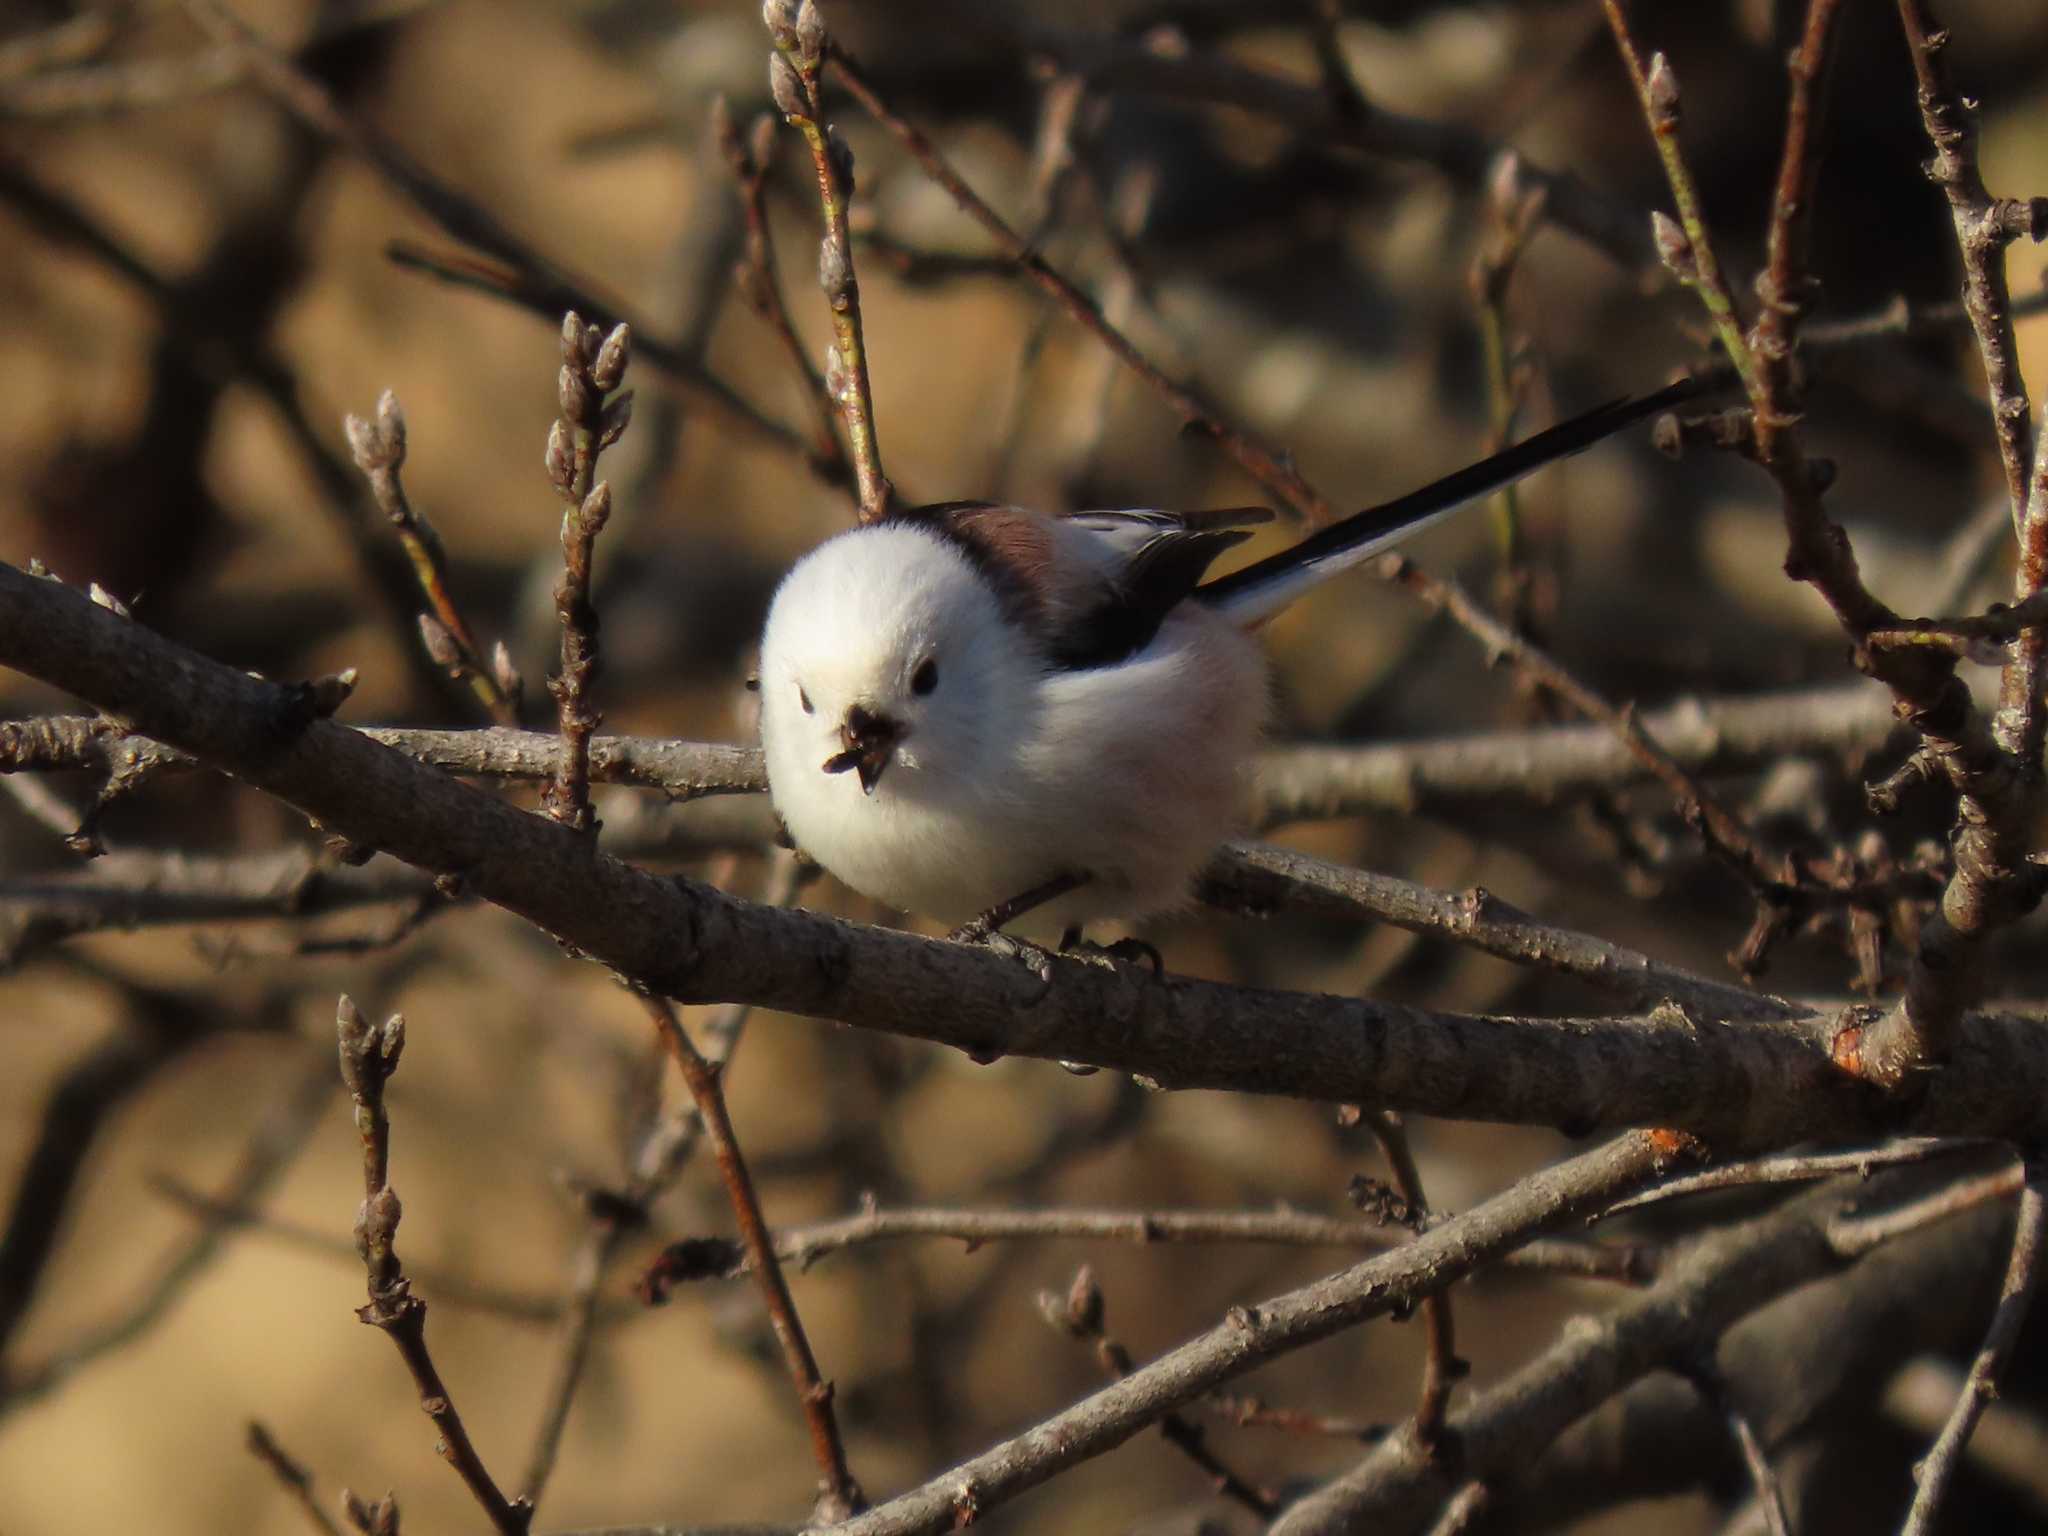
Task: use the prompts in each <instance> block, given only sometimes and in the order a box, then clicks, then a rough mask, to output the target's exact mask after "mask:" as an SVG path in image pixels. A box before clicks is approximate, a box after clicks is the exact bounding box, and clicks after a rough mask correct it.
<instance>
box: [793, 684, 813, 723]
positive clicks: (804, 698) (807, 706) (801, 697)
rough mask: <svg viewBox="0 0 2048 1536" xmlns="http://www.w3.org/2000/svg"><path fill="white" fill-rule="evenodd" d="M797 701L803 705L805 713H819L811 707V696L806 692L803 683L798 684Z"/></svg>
mask: <svg viewBox="0 0 2048 1536" xmlns="http://www.w3.org/2000/svg"><path fill="white" fill-rule="evenodd" d="M796 701H797V703H799V704H801V705H803V707H804V713H805V714H807V715H811V714H816V713H817V711H816V710H814V709H812V708H811V696H810V695H809V694H808V693H805V692H804V685H803V684H802V683H798V684H797V685H796Z"/></svg>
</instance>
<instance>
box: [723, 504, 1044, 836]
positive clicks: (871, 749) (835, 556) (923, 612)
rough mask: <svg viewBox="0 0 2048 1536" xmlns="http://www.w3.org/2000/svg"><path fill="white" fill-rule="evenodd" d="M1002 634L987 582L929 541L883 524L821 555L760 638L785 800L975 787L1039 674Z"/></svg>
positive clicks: (799, 576) (771, 751)
mask: <svg viewBox="0 0 2048 1536" xmlns="http://www.w3.org/2000/svg"><path fill="white" fill-rule="evenodd" d="M1005 631H1006V626H1005V624H1004V621H1003V615H1002V612H1001V609H1000V605H999V603H998V600H997V598H996V596H995V594H994V592H993V591H992V590H991V588H990V586H989V584H988V582H987V580H986V579H985V578H984V577H983V576H982V575H981V574H980V573H979V572H978V571H977V570H976V569H975V568H974V567H973V565H972V564H970V562H969V561H968V559H967V558H966V556H965V555H963V554H962V553H961V552H960V550H959V549H958V548H956V547H955V546H954V545H952V544H951V543H949V542H948V541H947V540H946V539H944V538H943V537H941V536H939V535H936V534H934V533H932V532H930V531H928V530H926V529H923V528H919V527H916V526H913V525H908V524H904V523H883V524H879V525H877V526H874V527H869V528H860V529H855V530H853V531H851V532H849V533H845V534H841V535H840V536H839V537H837V538H834V539H830V540H827V541H826V542H825V543H824V544H822V545H820V546H819V547H818V548H817V549H815V550H813V551H812V552H811V553H810V554H809V555H807V556H806V557H805V558H804V559H802V560H801V561H799V562H798V563H797V564H796V566H795V567H793V568H792V569H791V571H790V573H789V575H788V576H787V577H785V578H784V579H783V582H782V585H781V586H780V587H779V588H778V589H777V591H776V594H775V601H774V603H773V605H772V606H771V607H770V608H769V611H768V624H767V627H766V629H765V631H764V632H763V634H762V639H761V740H762V745H763V747H764V748H765V749H766V752H767V755H768V765H769V777H770V781H771V783H773V784H774V786H775V788H776V789H777V791H778V799H781V798H783V797H785V796H786V795H789V794H792V793H794V794H803V793H805V792H806V789H805V781H808V787H809V790H810V791H814V792H822V791H826V790H832V791H837V790H838V787H839V784H840V783H844V782H846V780H845V776H847V775H852V776H853V777H854V778H855V779H857V781H858V783H859V785H860V787H861V789H862V790H863V791H865V792H866V793H868V794H870V795H872V794H874V793H875V792H876V791H877V789H878V788H880V787H881V786H882V784H883V783H884V776H885V774H888V773H889V772H890V770H891V769H892V768H895V769H900V770H902V771H901V772H899V773H897V774H895V775H894V778H895V780H897V781H898V782H894V783H892V786H891V787H892V789H894V790H895V791H896V792H899V793H910V794H916V793H918V792H919V791H923V792H925V793H932V792H939V793H943V792H944V791H945V789H946V788H948V787H952V788H957V787H959V786H960V785H961V784H962V783H963V782H966V781H971V780H972V779H973V778H974V776H976V775H977V774H978V773H979V772H981V771H982V770H983V768H984V767H985V766H986V756H987V754H990V753H994V752H998V751H999V750H1000V748H1001V745H1002V743H1003V741H1004V740H1005V739H1006V738H1005V737H1004V736H1003V735H1002V734H1001V733H1000V732H998V731H997V730H996V729H995V727H996V726H997V725H998V724H999V723H1000V722H1001V721H1002V720H1003V719H1004V715H1003V713H1002V712H1003V711H1004V710H1005V709H1014V708H1016V707H1018V706H1019V699H1018V695H1019V693H1020V691H1021V690H1020V689H1019V687H1018V686H1017V684H1018V682H1019V681H1020V680H1021V679H1022V678H1023V676H1024V675H1026V673H1028V671H1029V670H1031V669H1032V668H1033V666H1034V662H1033V659H1032V658H1031V657H1030V656H1028V655H1020V654H1018V653H1017V651H1016V649H1015V646H1014V642H1012V641H1011V640H1009V639H1008V638H1007V636H1006V633H1005ZM824 777H830V778H832V779H833V780H834V783H832V784H831V785H829V786H827V785H825V784H823V783H822V782H821V779H822V778H824ZM785 814H787V812H786V811H785Z"/></svg>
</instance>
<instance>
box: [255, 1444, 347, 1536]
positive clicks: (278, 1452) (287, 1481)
mask: <svg viewBox="0 0 2048 1536" xmlns="http://www.w3.org/2000/svg"><path fill="white" fill-rule="evenodd" d="M248 1446H249V1454H250V1455H251V1456H254V1457H255V1458H256V1459H257V1460H258V1461H260V1462H262V1463H263V1465H265V1466H266V1467H268V1468H270V1470H271V1473H272V1474H273V1475H274V1476H275V1477H276V1478H277V1480H278V1482H280V1483H282V1484H283V1485H284V1490H285V1492H287V1493H289V1494H290V1495H291V1497H292V1502H293V1503H294V1504H296V1505H298V1506H299V1509H300V1512H301V1513H303V1514H304V1515H305V1517H306V1523H307V1524H309V1525H310V1526H312V1527H313V1529H314V1530H316V1531H319V1532H322V1533H323V1536H341V1527H340V1526H339V1525H337V1524H336V1523H335V1519H334V1516H332V1515H330V1514H328V1513H327V1511H326V1510H324V1509H322V1508H321V1507H320V1501H319V1500H317V1499H315V1498H314V1497H313V1474H312V1473H310V1472H308V1471H307V1470H306V1468H305V1466H304V1464H303V1463H300V1462H297V1461H294V1460H293V1459H292V1458H291V1457H290V1456H289V1455H288V1454H286V1452H285V1448H284V1447H283V1446H281V1445H279V1444H278V1443H277V1440H276V1437H274V1436H273V1435H272V1434H271V1433H270V1431H269V1430H268V1429H266V1428H264V1427H263V1424H262V1421H260V1420H258V1419H251V1420H250V1421H249V1439H248Z"/></svg>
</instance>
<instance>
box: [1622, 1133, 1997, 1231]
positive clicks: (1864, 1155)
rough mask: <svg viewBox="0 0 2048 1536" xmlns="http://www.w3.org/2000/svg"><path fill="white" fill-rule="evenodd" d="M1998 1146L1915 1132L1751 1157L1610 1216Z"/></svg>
mask: <svg viewBox="0 0 2048 1536" xmlns="http://www.w3.org/2000/svg"><path fill="white" fill-rule="evenodd" d="M1993 1145H1995V1143H1993V1142H1989V1141H1980V1140H1971V1139H1970V1138H1968V1137H1961V1136H1913V1137H1908V1138H1906V1139H1903V1140H1900V1141H1894V1142H1887V1143H1886V1144H1884V1145H1883V1146H1877V1147H1865V1148H1863V1149H1861V1150H1859V1151H1853V1152H1794V1153H1786V1154H1784V1155H1783V1156H1778V1157H1758V1158H1750V1159H1747V1160H1745V1161H1743V1162H1739V1163H1724V1164H1722V1165H1721V1166H1720V1167H1718V1168H1708V1169H1706V1170H1704V1171H1703V1172H1700V1173H1686V1174H1680V1175H1679V1176H1678V1177H1677V1178H1675V1179H1667V1180H1665V1181H1664V1182H1663V1183H1662V1184H1658V1185H1656V1186H1654V1187H1653V1188H1650V1189H1646V1190H1644V1191H1643V1192H1642V1193H1641V1194H1639V1195H1632V1196H1630V1197H1629V1198H1628V1199H1626V1200H1623V1201H1620V1202H1618V1203H1616V1204H1614V1205H1611V1206H1609V1207H1608V1208H1607V1214H1608V1215H1609V1216H1619V1215H1620V1214H1621V1213H1622V1212H1623V1211H1632V1210H1637V1209H1639V1208H1641V1207H1643V1206H1646V1205H1661V1204H1663V1203H1664V1202H1665V1201H1667V1200H1680V1199H1684V1198H1685V1197H1686V1196H1688V1195H1703V1194H1708V1193H1711V1192H1713V1191H1715V1190H1722V1189H1747V1188H1751V1187H1753V1186H1756V1185H1765V1184H1810V1183H1812V1182H1813V1181H1814V1180H1816V1179H1831V1178H1835V1177H1837V1176H1839V1175H1842V1174H1853V1175H1855V1176H1856V1177H1857V1178H1861V1179H1867V1178H1869V1177H1870V1176H1871V1174H1873V1173H1875V1172H1876V1171H1877V1170H1878V1169H1880V1168H1897V1167H1901V1166H1904V1165H1907V1164H1911V1163H1925V1162H1932V1161H1934V1160H1935V1159H1937V1158H1943V1157H1953V1156H1956V1155H1957V1154H1959V1153H1964V1152H1981V1151H1982V1150H1983V1149H1984V1148H1986V1147H1988V1146H1993Z"/></svg>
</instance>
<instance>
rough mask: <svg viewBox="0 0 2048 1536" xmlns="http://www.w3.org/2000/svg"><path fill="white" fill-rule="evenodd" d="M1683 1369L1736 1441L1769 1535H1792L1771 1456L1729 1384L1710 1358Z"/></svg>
mask: <svg viewBox="0 0 2048 1536" xmlns="http://www.w3.org/2000/svg"><path fill="white" fill-rule="evenodd" d="M1683 1370H1684V1374H1685V1376H1686V1379H1687V1380H1689V1381H1690V1382H1691V1383H1692V1384H1693V1387H1694V1388H1695V1389H1696V1390H1697V1391H1698V1392H1699V1394H1700V1396H1701V1397H1702V1398H1703V1399H1704V1400H1705V1401H1706V1402H1707V1404H1708V1405H1709V1406H1710V1407H1712V1408H1713V1409H1714V1411H1715V1412H1716V1413H1718V1414H1720V1416H1721V1418H1722V1420H1723V1421H1724V1422H1725V1423H1726V1424H1727V1425H1728V1433H1729V1436H1730V1437H1731V1438H1732V1439H1733V1440H1734V1441H1735V1448H1736V1449H1737V1450H1738V1451H1740V1452H1741V1453H1742V1464H1743V1465H1744V1466H1745V1467H1747V1468H1748V1469H1749V1481H1750V1485H1751V1487H1752V1488H1753V1489H1754V1490H1755V1495H1756V1505H1757V1508H1758V1509H1759V1510H1760V1511H1761V1512H1762V1515H1763V1521H1764V1529H1765V1530H1766V1532H1768V1536H1792V1529H1791V1521H1790V1520H1789V1519H1788V1518H1787V1517H1786V1514H1785V1490H1784V1488H1783V1487H1782V1486H1780V1484H1779V1482H1778V1473H1777V1470H1776V1468H1774V1467H1773V1466H1772V1465H1771V1457H1770V1453H1769V1452H1768V1451H1766V1450H1765V1449H1764V1447H1763V1442H1762V1441H1761V1440H1759V1439H1758V1438H1757V1433H1756V1426H1755V1425H1754V1424H1752V1423H1750V1420H1749V1415H1748V1414H1747V1413H1744V1412H1743V1411H1742V1405H1741V1404H1740V1403H1738V1402H1736V1401H1735V1398H1734V1396H1733V1394H1732V1393H1731V1392H1730V1391H1729V1390H1728V1382H1727V1380H1726V1378H1724V1377H1723V1376H1722V1374H1721V1368H1720V1366H1719V1365H1718V1364H1717V1363H1716V1362H1715V1361H1714V1360H1713V1358H1712V1357H1711V1356H1703V1357H1702V1358H1701V1359H1699V1360H1696V1361H1694V1362H1692V1363H1691V1364H1690V1365H1687V1366H1685V1367H1683Z"/></svg>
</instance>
